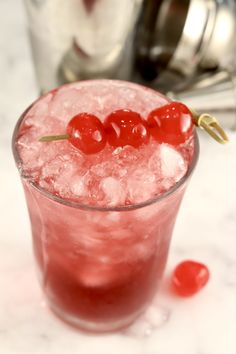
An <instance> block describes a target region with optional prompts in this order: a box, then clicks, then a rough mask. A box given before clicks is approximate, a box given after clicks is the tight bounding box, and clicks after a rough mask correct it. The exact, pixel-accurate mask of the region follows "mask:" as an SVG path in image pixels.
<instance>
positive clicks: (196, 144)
mask: <svg viewBox="0 0 236 354" xmlns="http://www.w3.org/2000/svg"><path fill="white" fill-rule="evenodd" d="M161 95H162V94H161ZM162 96H163V95H162ZM41 98H42V97H39V98H38V99H36V100H35V101H34V102H33V103H32V104H31V105H30V106H29V107H28V108H27V109H26V110H25V111H24V112H23V113H22V114H21V116H20V118H19V119H18V121H17V123H16V126H15V129H14V132H13V136H12V151H13V156H14V160H15V163H16V166H17V169H18V171H19V173H20V177H21V178H22V179H23V180H25V181H27V182H28V183H29V184H30V185H31V186H32V187H33V188H34V189H36V190H37V191H38V192H40V193H41V194H42V195H44V196H45V197H47V198H49V199H51V200H53V201H55V202H57V203H59V204H63V205H65V206H68V207H71V208H74V209H81V210H90V211H101V212H109V211H129V210H135V209H140V208H143V207H146V206H149V205H152V204H155V203H159V202H161V201H162V200H164V199H166V198H167V197H169V196H170V195H172V194H173V193H174V192H175V191H177V190H178V189H179V188H180V187H181V186H182V185H183V184H184V183H185V182H186V181H187V180H188V179H189V177H190V176H191V175H192V172H193V171H194V168H195V166H196V164H197V161H198V157H199V139H198V135H197V132H196V128H195V129H194V153H193V157H192V161H191V163H190V165H189V167H188V170H187V172H186V173H185V175H184V176H183V177H182V178H181V179H180V180H179V181H178V182H177V183H175V184H174V186H172V187H171V188H170V189H168V190H167V191H166V192H164V193H162V194H161V195H159V196H156V197H153V198H150V199H147V200H146V201H144V202H141V203H135V204H131V205H122V206H109V207H106V206H96V205H89V204H85V203H79V202H75V201H70V200H68V199H64V198H62V197H59V196H57V195H55V194H53V193H51V192H49V191H47V190H45V189H44V188H42V187H40V186H39V185H37V184H36V183H35V182H34V181H33V180H31V179H30V178H31V177H29V176H27V175H24V174H22V171H21V169H20V165H21V162H22V160H21V158H20V155H19V153H18V150H17V148H16V140H17V137H18V131H19V128H20V125H21V123H22V121H23V119H24V118H25V115H26V114H27V113H28V111H29V110H30V109H31V108H32V106H33V105H34V104H35V103H36V102H37V101H38V100H39V99H41Z"/></svg>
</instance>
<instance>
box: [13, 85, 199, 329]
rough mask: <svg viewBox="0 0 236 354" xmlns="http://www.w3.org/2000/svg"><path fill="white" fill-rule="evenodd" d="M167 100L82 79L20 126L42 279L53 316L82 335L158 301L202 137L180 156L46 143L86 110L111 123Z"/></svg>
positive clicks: (17, 138) (44, 101)
mask: <svg viewBox="0 0 236 354" xmlns="http://www.w3.org/2000/svg"><path fill="white" fill-rule="evenodd" d="M165 103H167V99H165V98H164V97H163V96H162V95H160V94H158V93H157V92H155V91H152V90H150V89H146V88H144V87H141V86H138V85H135V84H130V83H125V82H122V83H121V82H115V81H104V80H103V81H91V82H81V83H76V84H72V85H68V86H65V87H63V88H61V89H58V90H57V91H54V92H52V93H49V94H47V95H46V96H44V97H42V98H40V99H39V100H38V101H37V102H36V103H34V104H33V105H32V106H31V107H30V108H29V109H28V110H27V111H26V113H24V114H23V116H22V117H21V119H20V121H19V122H18V125H17V127H16V130H15V134H14V138H13V146H14V147H13V148H14V154H15V159H16V162H17V166H18V168H19V170H20V173H21V177H22V182H23V186H24V190H25V194H26V200H27V204H28V210H29V215H30V220H31V227H32V235H33V247H34V253H35V256H36V260H37V264H38V268H39V271H40V272H39V273H40V281H41V284H42V287H43V290H44V292H45V294H46V298H47V300H48V303H49V305H50V307H51V308H52V309H53V311H54V312H55V313H56V314H57V315H59V316H60V317H61V318H62V319H63V320H65V321H67V322H69V323H71V324H73V325H75V326H77V327H79V328H82V329H85V330H90V331H97V332H101V331H112V330H116V329H119V328H122V327H125V326H127V325H129V324H130V323H132V322H133V321H134V320H135V318H136V317H137V316H139V314H141V313H142V312H143V311H144V310H145V309H146V307H147V306H148V304H149V303H150V302H151V301H152V299H153V297H154V295H155V293H156V291H157V288H158V284H159V282H160V279H161V277H162V274H163V271H164V268H165V264H166V260H167V255H168V249H169V244H170V239H171V235H172V230H173V226H174V223H175V219H176V215H177V212H178V208H179V205H180V203H181V200H182V197H183V193H184V190H185V187H186V183H187V181H188V177H189V176H190V174H191V172H192V170H193V167H194V165H195V162H196V158H197V154H198V150H197V140H196V137H195V138H194V139H193V141H192V142H191V143H189V146H190V145H191V149H190V148H189V146H187V147H186V146H185V147H183V149H182V150H181V149H180V152H176V151H174V149H172V147H168V146H167V144H164V146H162V147H161V146H159V145H157V146H156V145H155V144H156V143H155V142H152V143H150V146H146V147H142V148H141V150H140V151H137V149H136V150H135V149H134V148H132V149H131V148H130V147H123V148H117V149H111V147H109V146H107V147H106V148H105V149H104V151H102V152H101V153H99V154H98V155H97V156H94V155H93V156H92V157H91V156H89V157H88V156H83V154H81V153H80V152H76V151H75V149H74V148H73V147H71V146H70V144H69V142H66V141H64V142H51V143H47V144H42V143H40V142H38V139H37V138H38V137H40V136H42V135H47V134H48V135H49V134H52V133H54V134H55V133H63V129H64V131H65V127H66V124H67V122H68V120H69V119H70V118H71V117H72V116H73V115H75V114H77V113H80V112H90V113H93V114H97V116H99V117H100V119H101V120H103V119H104V117H105V116H106V115H107V114H109V113H110V112H111V111H114V109H120V108H129V109H133V110H136V111H138V112H139V113H140V114H143V115H145V114H147V113H148V112H150V111H151V110H152V109H154V108H155V107H158V106H161V105H163V104H165ZM42 145H43V146H42ZM168 163H170V164H171V166H168ZM183 166H184V167H183ZM163 174H164V176H163Z"/></svg>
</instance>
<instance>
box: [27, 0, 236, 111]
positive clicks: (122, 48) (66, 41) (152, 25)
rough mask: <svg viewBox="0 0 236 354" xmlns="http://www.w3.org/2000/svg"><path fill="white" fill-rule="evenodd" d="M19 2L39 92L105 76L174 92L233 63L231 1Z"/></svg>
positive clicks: (235, 21) (235, 25) (235, 18)
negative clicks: (24, 13) (24, 11)
mask: <svg viewBox="0 0 236 354" xmlns="http://www.w3.org/2000/svg"><path fill="white" fill-rule="evenodd" d="M25 5H26V9H27V13H28V18H29V21H28V23H29V34H30V39H31V46H32V52H33V58H34V63H35V70H36V75H37V79H38V83H39V88H40V91H41V92H45V91H48V90H50V89H52V88H54V87H56V86H58V85H61V84H64V83H68V82H72V81H76V80H84V79H90V78H110V79H124V80H130V81H135V82H139V83H142V84H144V85H146V86H150V87H153V88H156V89H158V90H160V91H163V92H168V91H170V90H171V91H172V95H173V96H174V93H173V92H178V97H180V96H181V95H180V94H179V93H180V92H185V93H186V91H188V90H189V92H190V89H191V90H192V88H191V85H193V84H190V83H193V82H195V81H196V80H198V78H202V75H207V76H208V77H214V76H215V75H216V74H217V73H218V72H220V71H222V70H223V71H224V70H226V71H227V68H228V67H229V66H230V67H231V66H232V65H234V62H235V67H236V41H235V33H236V11H235V8H236V2H235V0H67V1H66V0H25ZM232 71H233V72H235V71H234V69H233V70H231V72H232ZM230 75H231V74H230ZM233 76H234V74H233ZM201 80H202V79H201ZM213 81H214V80H209V81H207V82H208V83H209V85H208V86H207V87H206V89H207V90H208V93H209V92H210V91H211V90H213V91H214V90H215V88H214V82H213ZM218 84H219V83H217V85H218ZM218 88H219V85H218V86H217V89H218ZM221 89H224V87H223V86H222V85H221ZM194 90H195V88H194ZM227 90H229V87H227ZM198 92H199V91H198ZM198 92H197V90H195V91H194V96H195V97H197V95H198ZM231 93H232V92H231ZM192 94H193V93H190V95H192ZM199 94H200V95H201V94H202V93H199ZM231 96H232V95H231ZM231 106H232V105H231Z"/></svg>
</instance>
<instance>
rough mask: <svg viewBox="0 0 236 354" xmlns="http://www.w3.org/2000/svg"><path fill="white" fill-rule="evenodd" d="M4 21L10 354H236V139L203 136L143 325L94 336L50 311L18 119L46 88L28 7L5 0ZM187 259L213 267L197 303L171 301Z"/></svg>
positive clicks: (1, 68) (5, 296)
mask: <svg viewBox="0 0 236 354" xmlns="http://www.w3.org/2000/svg"><path fill="white" fill-rule="evenodd" d="M0 14H1V15H0V16H1V21H0V29H1V34H4V35H5V36H4V35H1V37H0V50H1V53H4V55H1V57H0V60H1V65H0V77H1V82H2V83H4V85H3V89H2V90H1V91H0V124H1V129H0V135H1V137H0V161H1V169H0V176H1V179H0V180H1V198H0V215H1V226H0V230H1V231H0V271H1V272H0V284H1V291H0V353H1V354H21V353H22V354H32V353H33V354H45V353H47V354H71V353H81V354H110V353H111V352H112V353H113V354H115V353H117V354H118V353H119V354H120V353H122V354H222V353H224V354H235V353H236V340H235V328H236V301H235V299H236V183H235V181H236V134H235V133H234V134H231V143H230V144H228V145H227V146H220V145H217V144H216V143H215V142H214V141H211V140H210V139H209V138H208V137H206V136H205V135H202V134H201V157H200V160H199V164H198V168H197V170H196V173H195V174H194V176H193V178H192V181H191V184H190V186H189V189H188V191H187V194H186V196H185V200H184V202H183V204H182V208H181V211H180V213H179V217H178V221H177V224H176V229H175V233H174V238H173V242H172V247H171V252H170V257H169V263H168V267H167V271H166V276H165V281H164V282H163V284H162V288H161V290H160V293H159V295H158V296H157V298H156V299H155V301H154V303H153V305H152V306H151V307H150V308H149V310H148V311H147V313H146V314H145V315H144V317H143V318H142V319H141V320H139V321H138V322H137V323H135V324H134V325H133V326H132V327H131V328H129V329H127V330H126V331H123V332H120V333H117V334H110V335H99V336H91V335H85V334H82V333H80V332H78V331H76V330H74V329H72V328H70V327H68V326H67V325H65V324H63V323H62V322H60V321H59V320H58V319H57V318H55V317H54V315H52V314H51V312H50V311H49V310H48V309H47V307H46V306H45V303H44V299H43V297H42V294H41V291H40V289H39V286H38V283H37V279H36V276H35V269H34V263H33V256H32V253H31V239H30V229H29V223H28V215H27V211H26V206H25V203H24V196H23V191H22V188H21V185H20V181H19V178H18V175H17V171H16V169H15V166H14V162H13V159H12V156H11V149H10V140H11V133H12V130H13V127H14V125H15V122H16V119H17V117H18V116H19V115H20V113H21V112H22V111H23V110H24V109H25V107H26V106H27V105H28V104H29V103H30V102H31V101H32V100H33V99H35V98H36V96H37V88H36V85H35V81H34V74H33V68H32V62H31V58H30V50H29V48H28V42H27V38H26V30H25V17H24V12H23V9H22V3H21V2H19V1H15V0H8V1H1V2H0ZM7 14H10V15H7ZM186 258H192V259H196V260H199V261H202V262H204V263H206V264H207V265H208V266H209V268H210V271H211V279H210V282H209V284H208V285H207V286H206V288H205V289H204V290H203V291H202V292H201V293H199V294H198V295H197V296H194V297H192V298H189V299H181V298H177V297H174V296H173V295H171V293H170V291H169V283H168V280H169V276H170V272H171V271H172V269H173V267H174V266H175V265H176V263H177V262H179V261H180V260H182V259H186ZM140 291H141V289H140Z"/></svg>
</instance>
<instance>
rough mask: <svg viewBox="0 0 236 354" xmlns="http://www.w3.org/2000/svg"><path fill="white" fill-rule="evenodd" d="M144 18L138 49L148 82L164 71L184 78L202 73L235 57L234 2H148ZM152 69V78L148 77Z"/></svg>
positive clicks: (213, 0) (169, 0)
mask: <svg viewBox="0 0 236 354" xmlns="http://www.w3.org/2000/svg"><path fill="white" fill-rule="evenodd" d="M155 3H158V6H157V5H156V4H155ZM150 8H151V9H150ZM141 16H142V18H144V19H145V21H142V18H141V21H140V22H141V24H140V27H141V30H140V29H139V30H138V32H137V46H136V50H137V58H138V63H141V66H140V68H141V74H142V76H143V77H144V78H145V79H150V80H154V79H155V78H156V77H158V75H159V74H160V73H161V74H162V73H163V69H165V70H167V71H168V72H172V73H174V74H176V75H179V76H180V78H182V79H183V78H185V77H189V76H192V75H194V74H195V72H196V71H198V70H202V69H204V70H207V69H213V68H217V67H219V66H221V65H225V63H226V62H227V60H228V59H229V58H230V57H231V55H232V51H233V48H232V43H234V33H235V29H236V17H235V3H234V2H233V1H230V0H161V1H159V2H156V1H149V2H148V1H144V3H143V11H142V15H141ZM154 16H155V19H153V17H154ZM142 22H143V23H142ZM143 63H146V65H144V64H143ZM138 65H139V64H138ZM145 66H146V67H145ZM147 66H149V69H147ZM150 68H151V69H152V75H149V77H145V74H146V73H145V70H147V72H148V70H149V71H150V70H151V69H150ZM177 81H178V80H177Z"/></svg>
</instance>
